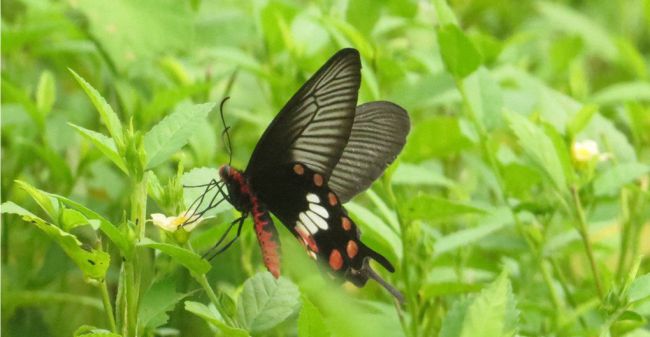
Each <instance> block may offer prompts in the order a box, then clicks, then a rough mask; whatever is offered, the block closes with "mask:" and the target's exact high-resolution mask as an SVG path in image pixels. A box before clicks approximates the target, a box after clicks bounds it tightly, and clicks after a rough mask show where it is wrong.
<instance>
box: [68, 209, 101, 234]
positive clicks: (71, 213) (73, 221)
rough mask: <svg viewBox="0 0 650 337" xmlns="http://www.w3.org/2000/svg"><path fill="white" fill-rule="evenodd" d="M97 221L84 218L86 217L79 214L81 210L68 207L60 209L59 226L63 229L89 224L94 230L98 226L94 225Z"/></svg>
mask: <svg viewBox="0 0 650 337" xmlns="http://www.w3.org/2000/svg"><path fill="white" fill-rule="evenodd" d="M97 223H98V221H92V223H91V221H90V220H88V219H86V217H85V216H84V215H83V214H81V212H78V211H76V210H74V209H70V208H65V207H64V208H63V209H62V210H61V223H60V225H61V227H62V228H63V230H65V231H70V230H72V229H73V228H76V227H79V226H83V225H88V224H89V225H91V226H93V230H96V229H97V228H96V227H98V226H95V225H96V224H97Z"/></svg>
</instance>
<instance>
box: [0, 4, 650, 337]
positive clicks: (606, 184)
mask: <svg viewBox="0 0 650 337" xmlns="http://www.w3.org/2000/svg"><path fill="white" fill-rule="evenodd" d="M2 9H3V13H2V20H3V30H2V45H3V49H2V57H3V68H2V110H3V113H2V117H1V118H2V180H1V191H0V192H1V193H2V201H3V202H2V204H1V205H0V207H1V212H2V222H3V227H2V281H3V282H2V333H4V334H6V335H8V336H36V335H38V336H69V335H73V336H88V337H90V336H125V337H126V336H163V335H165V336H172V335H178V336H213V335H217V336H294V335H299V336H307V337H309V336H319V337H321V336H409V337H416V336H435V335H440V336H515V335H521V336H528V335H530V336H541V335H555V336H596V335H598V336H647V335H650V332H649V329H648V323H647V322H648V318H650V306H649V305H648V303H650V302H649V298H650V274H648V273H649V272H650V269H649V268H650V265H649V264H648V261H649V260H648V258H647V255H648V247H647V238H648V233H649V232H648V228H649V227H648V226H649V224H650V221H649V219H650V207H649V205H650V195H649V193H648V186H649V181H650V175H649V172H650V162H649V159H650V133H649V132H648V130H650V106H649V102H650V83H649V82H648V79H649V74H648V55H649V48H650V44H648V41H650V14H649V13H650V2H649V1H647V0H639V1H627V2H602V1H600V2H599V1H596V2H567V1H559V2H544V1H542V2H529V1H523V2H522V1H505V2H499V3H489V4H488V3H483V2H468V3H462V4H461V3H456V2H450V3H447V2H445V1H442V0H434V1H431V2H426V1H397V0H394V1H393V0H389V1H381V2H376V1H365V0H360V1H345V0H343V1H334V2H328V1H318V2H310V3H302V2H295V1H284V0H269V1H264V2H257V1H243V2H241V1H217V2H206V1H189V2H178V1H150V0H147V1H135V2H133V1H127V0H117V1H111V2H106V1H99V0H85V1H80V2H54V1H41V2H38V1H37V2H34V1H23V0H14V1H6V2H3V7H2ZM343 47H355V48H357V49H358V50H359V51H360V53H361V55H362V63H363V70H362V76H363V81H362V86H361V90H360V99H359V102H360V103H363V102H367V101H372V100H390V101H395V102H397V103H399V104H400V105H401V106H404V107H405V108H406V109H407V110H408V111H409V115H410V117H411V120H412V128H411V129H412V130H411V134H410V136H409V139H408V141H407V145H406V147H405V149H404V151H403V153H402V154H401V155H400V157H399V158H398V161H397V163H395V164H394V165H393V166H392V167H390V168H389V169H388V171H387V173H386V174H385V175H384V177H383V178H382V179H381V180H380V181H379V182H377V183H375V185H374V186H373V187H372V188H371V189H370V190H369V191H367V192H366V193H364V194H362V195H361V196H359V197H357V198H355V199H354V200H353V201H352V202H350V203H348V204H347V205H346V207H347V209H348V211H349V212H350V214H351V216H352V217H354V218H355V220H356V222H357V223H358V224H359V226H360V228H361V231H362V238H363V240H364V242H366V243H367V244H368V245H369V246H371V247H373V249H376V250H377V251H380V252H381V253H382V254H384V255H385V256H387V257H388V259H389V260H391V262H392V263H393V264H394V265H395V266H396V270H397V271H396V273H394V274H389V273H386V274H383V275H382V277H384V278H386V279H387V280H388V281H389V282H391V283H392V284H394V285H395V286H396V287H397V288H399V289H400V290H401V291H402V292H403V293H404V295H405V299H406V301H405V304H404V305H403V306H399V305H397V304H395V303H393V302H392V300H391V298H390V296H389V295H388V294H386V293H385V292H383V290H382V288H381V287H379V286H378V285H377V284H373V283H369V284H367V285H366V286H365V287H364V288H361V289H356V288H349V287H347V286H346V285H342V286H341V285H338V284H332V282H330V281H329V280H328V278H327V277H323V276H322V273H321V272H320V271H319V268H318V267H317V266H316V265H315V264H314V263H313V262H312V261H311V260H309V259H308V258H307V257H306V254H305V253H304V250H303V249H302V247H300V246H299V245H298V244H296V242H295V240H294V238H293V237H292V235H291V234H290V233H289V232H288V231H286V230H285V229H284V228H282V226H279V222H276V223H277V224H278V230H279V231H280V236H281V241H282V245H283V248H282V249H283V255H282V258H283V269H282V272H283V276H282V277H281V278H280V279H278V280H276V279H274V278H273V277H272V276H271V275H270V274H268V273H267V272H265V271H264V267H263V263H262V262H261V256H260V252H259V248H258V244H257V242H256V238H255V235H254V234H253V233H252V232H253V231H251V230H249V229H250V227H251V224H250V223H246V224H245V225H244V230H243V232H242V235H241V237H240V239H239V240H238V241H237V243H236V244H234V245H233V246H232V247H231V248H230V249H229V250H228V251H226V252H225V253H224V254H222V255H219V256H218V257H217V258H216V259H214V260H213V261H210V262H208V261H207V260H205V259H203V258H202V253H204V252H205V251H207V250H208V249H209V248H210V247H211V246H212V245H213V244H214V243H215V242H216V241H217V240H218V238H219V237H221V235H222V234H223V233H224V231H225V230H226V228H227V224H228V223H230V222H231V221H232V220H233V219H235V217H236V216H237V214H236V212H235V211H234V210H232V208H231V207H230V206H229V205H227V203H222V204H220V205H219V206H218V207H216V208H215V209H213V210H211V212H210V213H208V214H206V215H205V216H204V219H203V220H202V222H201V223H200V224H199V225H197V226H196V227H195V228H191V227H185V228H178V226H177V225H178V219H180V218H182V217H183V216H184V214H185V213H184V212H185V211H186V210H187V209H188V208H190V206H191V202H192V201H193V200H195V199H196V198H197V197H198V195H199V194H200V193H202V192H203V191H204V190H203V189H200V188H184V187H183V186H184V185H185V186H189V185H201V184H206V183H208V182H210V181H211V180H212V179H216V178H217V176H218V173H217V168H218V166H219V165H220V164H223V163H227V162H228V161H229V159H230V156H231V155H232V165H233V166H236V167H243V166H244V165H245V164H246V162H247V161H248V158H249V157H250V152H251V150H252V149H253V147H254V145H255V144H256V142H257V140H258V138H259V136H260V134H261V132H262V131H263V130H264V128H265V127H266V126H267V125H268V123H269V121H270V120H271V119H272V118H273V116H274V115H275V113H276V112H277V111H279V110H280V108H281V107H282V106H283V104H284V103H285V102H286V100H287V99H288V98H289V97H290V95H291V94H292V93H293V92H294V91H295V89H296V88H297V87H298V86H299V85H300V84H301V83H303V82H304V80H305V79H306V78H307V77H308V76H309V75H310V74H312V73H313V72H314V70H315V69H316V68H317V67H318V66H319V65H321V64H322V62H323V61H324V60H325V59H326V58H327V57H328V56H329V55H331V54H333V53H334V52H335V51H336V50H338V49H340V48H343ZM226 96H230V97H231V99H230V100H229V101H228V103H227V104H225V107H224V111H223V114H224V117H225V122H226V125H227V126H228V127H230V129H229V130H230V135H231V141H232V145H233V150H234V152H233V153H232V154H230V153H229V151H228V148H227V144H226V143H225V141H224V140H223V139H222V138H221V130H222V129H223V128H224V125H223V122H222V120H221V117H220V115H219V113H218V112H216V111H214V110H215V107H216V106H217V103H219V102H221V101H222V99H223V98H224V97H226ZM211 197H212V195H209V196H208V198H211ZM152 214H159V216H160V217H161V218H159V219H163V220H164V221H166V222H165V224H166V225H167V226H166V227H164V228H162V227H157V226H155V225H153V222H154V221H152V218H153V217H152ZM157 217H158V216H157ZM189 229H192V230H189Z"/></svg>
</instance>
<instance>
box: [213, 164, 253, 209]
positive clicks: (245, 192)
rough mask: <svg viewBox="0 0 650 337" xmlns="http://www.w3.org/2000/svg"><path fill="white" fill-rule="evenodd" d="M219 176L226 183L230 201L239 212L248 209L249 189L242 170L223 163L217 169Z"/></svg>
mask: <svg viewBox="0 0 650 337" xmlns="http://www.w3.org/2000/svg"><path fill="white" fill-rule="evenodd" d="M219 176H221V180H222V181H224V182H225V183H226V188H227V189H228V200H229V201H230V203H232V205H233V206H234V207H235V208H236V209H237V210H238V211H240V212H246V211H247V210H248V209H250V207H249V205H250V189H249V188H248V182H247V181H246V179H245V178H244V175H243V174H242V172H241V171H239V170H237V169H236V168H234V167H232V166H230V165H223V166H221V168H220V169H219Z"/></svg>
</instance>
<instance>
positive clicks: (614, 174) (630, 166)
mask: <svg viewBox="0 0 650 337" xmlns="http://www.w3.org/2000/svg"><path fill="white" fill-rule="evenodd" d="M648 172H650V166H648V165H645V164H641V163H622V164H618V165H615V166H612V167H610V168H608V169H607V170H606V171H604V172H603V173H601V174H600V175H598V177H596V180H595V181H594V193H596V195H609V196H613V195H615V194H617V193H619V191H620V190H621V189H622V188H623V186H625V185H627V184H629V183H631V182H634V181H635V180H638V179H639V178H641V177H643V176H644V175H646V174H648Z"/></svg>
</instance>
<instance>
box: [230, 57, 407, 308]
mask: <svg viewBox="0 0 650 337" xmlns="http://www.w3.org/2000/svg"><path fill="white" fill-rule="evenodd" d="M360 83H361V60H360V56H359V52H358V51H357V50H355V49H352V48H347V49H342V50H340V51H338V52H337V53H336V54H335V55H334V56H332V57H331V58H330V59H329V60H328V61H327V62H326V63H325V64H324V65H323V66H322V67H321V68H320V69H319V70H318V71H317V72H316V73H315V74H314V75H313V76H312V77H311V78H310V79H309V80H308V81H307V82H305V84H303V86H302V87H301V88H300V89H299V90H298V91H297V92H296V93H295V94H294V95H293V97H291V99H290V100H289V101H288V102H287V103H286V105H285V106H284V107H283V108H282V110H281V111H280V113H278V115H277V116H276V117H275V119H273V121H272V122H271V124H270V125H269V127H268V128H267V129H266V131H265V132H264V134H263V135H262V137H261V139H260V140H259V142H258V143H257V146H256V147H255V149H254V151H253V154H252V156H251V159H250V161H249V163H248V166H247V167H246V169H245V170H243V171H240V170H238V169H236V168H234V167H232V166H230V164H228V165H224V166H222V167H221V168H220V169H219V175H220V178H221V182H222V183H224V184H225V187H226V190H227V193H224V194H225V195H226V198H227V200H228V201H229V202H230V203H231V204H232V205H233V206H234V208H235V209H237V210H238V211H240V212H241V213H242V216H241V217H240V218H239V219H237V220H236V221H234V222H233V223H232V224H231V227H232V226H233V225H234V224H235V223H236V222H238V223H239V229H238V231H237V236H239V232H240V231H241V225H242V223H243V221H244V219H245V218H246V217H248V216H251V217H252V220H253V223H254V228H255V233H256V235H257V239H258V242H259V245H260V248H261V250H262V255H263V259H264V264H265V265H266V268H267V269H268V270H269V271H270V272H271V274H273V275H274V276H275V277H276V278H277V277H279V275H280V241H279V238H278V232H277V230H276V228H275V226H274V223H273V219H272V218H271V215H270V213H273V214H274V215H275V216H276V217H277V218H278V219H279V220H280V221H281V222H282V224H284V225H285V226H286V227H287V228H288V229H289V230H290V231H291V233H293V235H294V236H295V237H296V238H297V239H298V240H299V241H300V242H301V243H302V244H303V245H304V247H305V248H306V250H307V252H308V253H309V255H310V256H311V257H312V258H314V259H316V260H318V261H322V262H323V264H324V265H325V266H326V268H328V270H329V271H330V272H331V273H332V274H334V275H337V276H340V277H342V278H344V279H346V280H348V281H350V282H351V283H353V284H355V285H356V286H358V287H361V286H363V285H365V283H366V282H367V281H368V279H369V278H373V279H375V280H377V281H378V282H379V283H380V284H382V285H383V286H384V287H385V288H386V289H388V291H389V292H391V294H393V295H394V296H396V297H397V298H398V299H401V294H400V293H399V291H397V290H396V289H395V288H393V287H392V286H391V285H390V284H388V283H387V282H386V281H384V280H383V279H381V277H379V275H377V273H376V272H375V271H374V270H372V268H371V267H370V265H369V260H370V259H373V260H375V261H377V262H378V263H379V264H381V265H382V266H383V267H384V268H386V269H387V270H388V271H390V272H394V270H395V269H394V267H393V265H392V264H391V263H390V262H389V261H388V260H387V259H386V258H385V257H384V256H382V255H381V254H380V253H378V252H376V251H375V250H373V249H372V248H370V247H368V246H366V245H365V244H364V243H363V242H362V241H361V239H360V231H359V229H358V228H357V225H356V224H355V222H354V220H352V218H351V217H350V216H349V215H348V213H347V211H346V210H345V208H344V207H343V203H345V202H347V201H348V200H350V199H351V198H352V197H354V196H355V195H357V194H358V193H360V192H362V191H364V190H366V189H367V188H368V187H369V186H370V185H371V184H372V182H373V181H375V180H376V179H377V178H378V177H379V176H380V175H381V174H382V173H383V172H384V170H385V169H386V167H387V166H388V165H389V164H390V163H391V162H393V160H394V159H395V157H396V156H397V155H398V154H399V152H400V151H401V150H402V148H403V146H404V144H405V142H406V136H407V134H408V132H409V129H410V121H409V117H408V114H407V112H406V111H405V110H404V109H403V108H401V107H400V106H398V105H396V104H394V103H391V102H386V101H377V102H370V103H365V104H362V105H359V106H357V96H358V91H359V86H360ZM229 230H230V228H229ZM229 230H228V231H229ZM222 240H223V237H222ZM222 240H219V243H221V241H222ZM230 243H232V241H231V242H230ZM227 246H229V244H228V245H226V247H224V248H222V250H223V249H225V248H227Z"/></svg>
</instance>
